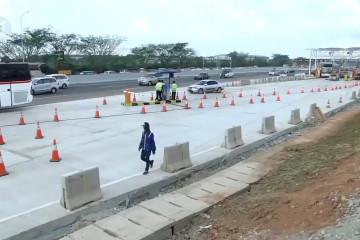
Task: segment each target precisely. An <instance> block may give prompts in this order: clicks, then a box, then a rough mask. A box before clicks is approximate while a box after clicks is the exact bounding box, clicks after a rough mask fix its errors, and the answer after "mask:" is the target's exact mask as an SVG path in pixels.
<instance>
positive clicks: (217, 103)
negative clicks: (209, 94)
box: [214, 97, 220, 107]
mask: <svg viewBox="0 0 360 240" xmlns="http://www.w3.org/2000/svg"><path fill="white" fill-rule="evenodd" d="M214 107H220V104H219V101H218V98H217V97H216V100H215V106H214Z"/></svg>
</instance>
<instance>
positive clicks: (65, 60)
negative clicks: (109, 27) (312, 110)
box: [0, 27, 291, 73]
mask: <svg viewBox="0 0 360 240" xmlns="http://www.w3.org/2000/svg"><path fill="white" fill-rule="evenodd" d="M125 41H126V38H125V37H123V36H109V35H107V36H93V35H89V36H81V35H79V34H60V35H58V34H56V33H54V32H53V31H52V29H51V28H49V27H48V28H39V29H33V30H30V29H28V28H27V29H25V31H24V33H23V34H16V33H13V34H11V35H8V39H7V40H2V41H0V57H1V61H2V62H9V61H22V59H24V60H25V61H27V62H44V63H46V64H47V66H48V67H49V68H48V71H49V72H56V71H57V70H58V69H71V70H72V71H73V72H79V71H84V70H93V71H96V72H98V73H100V72H104V71H108V70H113V71H121V70H136V69H140V68H144V69H158V68H190V67H195V68H202V67H206V68H214V67H230V66H231V67H244V66H254V65H256V66H259V67H261V66H282V65H283V64H291V60H290V59H289V57H288V56H287V55H281V54H274V55H273V56H272V58H271V59H269V60H267V59H263V58H251V59H249V58H248V54H244V53H238V52H236V51H234V52H231V53H229V54H228V55H227V56H228V57H229V58H228V59H227V60H211V59H208V58H203V57H201V56H197V54H196V51H195V50H194V49H192V48H190V47H189V43H169V44H147V45H142V46H140V47H135V48H132V49H131V50H130V53H129V54H127V55H125V56H124V55H120V54H121V52H122V51H123V43H124V42H125ZM205 59H206V60H205ZM230 59H231V60H230Z"/></svg>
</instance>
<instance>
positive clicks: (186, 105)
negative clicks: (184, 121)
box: [184, 100, 190, 109]
mask: <svg viewBox="0 0 360 240" xmlns="http://www.w3.org/2000/svg"><path fill="white" fill-rule="evenodd" d="M184 108H185V109H190V106H189V102H188V101H187V100H186V103H185V107H184Z"/></svg>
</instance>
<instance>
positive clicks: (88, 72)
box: [80, 71, 96, 75]
mask: <svg viewBox="0 0 360 240" xmlns="http://www.w3.org/2000/svg"><path fill="white" fill-rule="evenodd" d="M94 74H96V72H94V71H82V72H81V73H80V75H94Z"/></svg>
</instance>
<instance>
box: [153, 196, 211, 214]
mask: <svg viewBox="0 0 360 240" xmlns="http://www.w3.org/2000/svg"><path fill="white" fill-rule="evenodd" d="M160 198H162V199H164V200H165V201H168V202H170V203H172V204H176V205H177V206H180V207H183V208H185V209H187V210H189V211H191V212H199V211H202V210H204V209H207V208H209V207H210V205H209V204H207V203H204V202H202V201H199V200H196V199H193V198H190V197H188V196H186V195H185V194H182V193H180V192H178V191H176V192H172V193H167V194H165V195H163V196H161V197H160Z"/></svg>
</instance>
